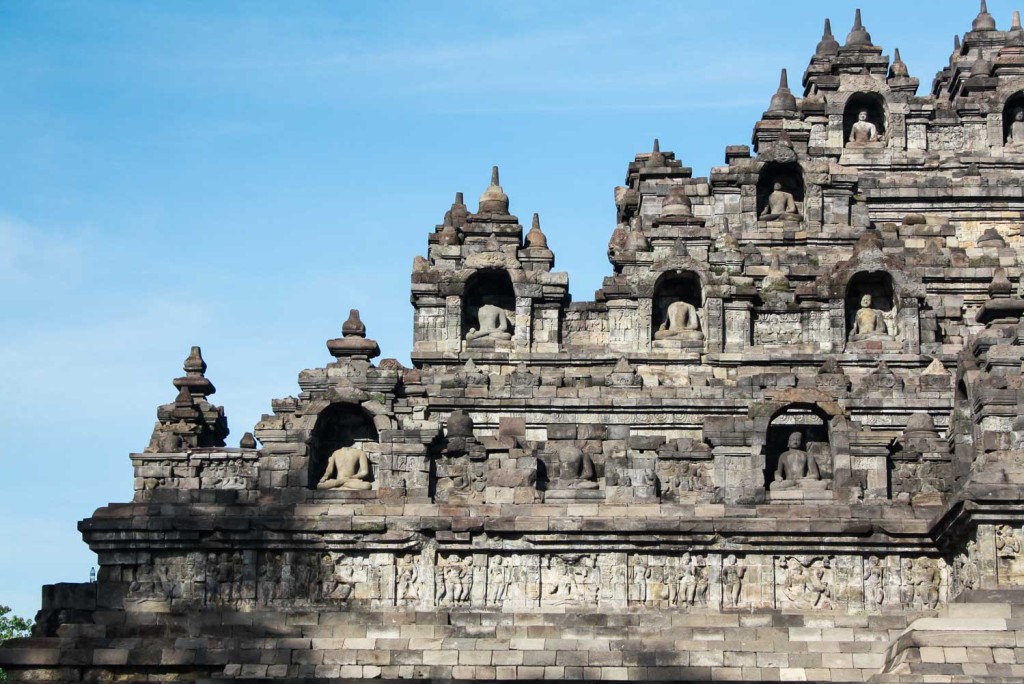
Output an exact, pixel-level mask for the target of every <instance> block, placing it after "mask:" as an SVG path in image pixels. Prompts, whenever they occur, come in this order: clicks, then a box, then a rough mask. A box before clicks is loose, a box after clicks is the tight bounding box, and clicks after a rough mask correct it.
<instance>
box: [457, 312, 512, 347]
mask: <svg viewBox="0 0 1024 684" xmlns="http://www.w3.org/2000/svg"><path fill="white" fill-rule="evenodd" d="M476 320H477V324H478V325H479V326H480V327H479V328H470V329H469V332H467V333H466V341H467V342H475V341H477V340H483V341H495V342H497V341H508V340H511V339H512V333H510V332H509V329H510V328H511V327H512V324H511V321H510V320H509V314H508V312H507V311H505V309H503V308H501V307H500V306H495V305H494V304H489V303H488V304H484V305H482V306H481V307H480V308H479V309H478V310H477V312H476Z"/></svg>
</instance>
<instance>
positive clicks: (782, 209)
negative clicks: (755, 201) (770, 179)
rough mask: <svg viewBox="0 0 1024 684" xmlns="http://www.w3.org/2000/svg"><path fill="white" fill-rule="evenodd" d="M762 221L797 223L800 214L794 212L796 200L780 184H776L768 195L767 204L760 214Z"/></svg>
mask: <svg viewBox="0 0 1024 684" xmlns="http://www.w3.org/2000/svg"><path fill="white" fill-rule="evenodd" d="M761 220H763V221H799V220H800V214H799V213H798V212H797V210H796V199H795V198H794V197H793V194H792V193H789V192H786V191H785V190H783V189H782V183H779V182H776V183H775V185H774V186H773V189H772V192H771V194H770V195H768V204H767V205H766V206H765V208H764V211H762V212H761Z"/></svg>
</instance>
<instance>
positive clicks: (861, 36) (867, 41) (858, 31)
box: [846, 7, 871, 47]
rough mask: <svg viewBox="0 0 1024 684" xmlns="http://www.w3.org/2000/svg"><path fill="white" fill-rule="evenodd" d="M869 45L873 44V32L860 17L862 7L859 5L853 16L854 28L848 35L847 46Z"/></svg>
mask: <svg viewBox="0 0 1024 684" xmlns="http://www.w3.org/2000/svg"><path fill="white" fill-rule="evenodd" d="M868 45H871V34H870V33H868V31H867V29H866V28H864V23H863V22H862V21H861V18H860V8H859V7H858V8H857V11H856V13H855V14H854V17H853V28H852V29H850V34H849V35H848V36H846V47H864V46H868Z"/></svg>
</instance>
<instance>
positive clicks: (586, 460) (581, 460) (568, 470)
mask: <svg viewBox="0 0 1024 684" xmlns="http://www.w3.org/2000/svg"><path fill="white" fill-rule="evenodd" d="M558 466H559V473H558V474H559V480H561V484H562V485H563V486H565V487H568V488H569V489H597V488H598V484H597V482H595V480H596V479H597V477H596V475H597V473H596V471H595V469H594V460H593V459H592V458H590V456H589V455H587V454H586V453H584V451H583V450H582V449H580V448H579V447H574V446H569V447H565V448H564V449H562V450H561V451H560V452H558Z"/></svg>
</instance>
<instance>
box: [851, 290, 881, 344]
mask: <svg viewBox="0 0 1024 684" xmlns="http://www.w3.org/2000/svg"><path fill="white" fill-rule="evenodd" d="M871 303H872V300H871V295H869V294H866V295H864V296H863V297H861V298H860V309H858V310H857V314H856V316H854V318H853V328H851V329H850V341H851V342H856V341H858V340H878V339H886V338H888V337H889V336H890V335H889V328H888V326H886V324H885V313H884V312H882V311H881V310H880V309H874V308H872V307H871Z"/></svg>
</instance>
